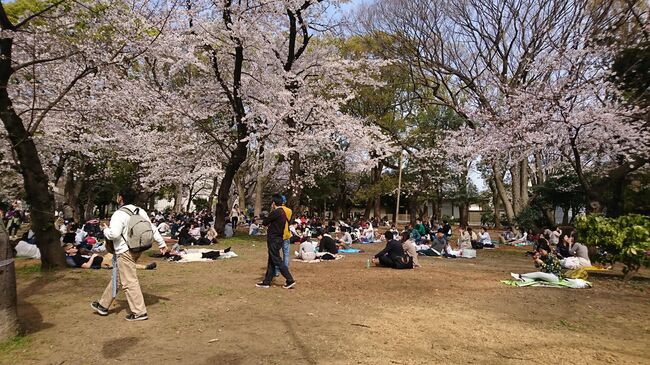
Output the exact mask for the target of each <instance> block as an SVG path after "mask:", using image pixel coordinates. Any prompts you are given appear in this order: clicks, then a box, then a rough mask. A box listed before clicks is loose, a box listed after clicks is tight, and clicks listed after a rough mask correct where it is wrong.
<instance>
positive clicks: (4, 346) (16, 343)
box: [0, 335, 31, 355]
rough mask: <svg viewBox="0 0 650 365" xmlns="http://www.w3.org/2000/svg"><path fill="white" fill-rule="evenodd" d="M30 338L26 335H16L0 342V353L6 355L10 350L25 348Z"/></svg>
mask: <svg viewBox="0 0 650 365" xmlns="http://www.w3.org/2000/svg"><path fill="white" fill-rule="evenodd" d="M30 340H31V339H30V338H29V337H28V336H23V335H18V336H15V337H13V338H10V339H8V340H7V341H4V342H0V354H3V355H6V354H9V353H10V352H12V351H16V350H20V349H22V348H25V347H27V345H29V342H30Z"/></svg>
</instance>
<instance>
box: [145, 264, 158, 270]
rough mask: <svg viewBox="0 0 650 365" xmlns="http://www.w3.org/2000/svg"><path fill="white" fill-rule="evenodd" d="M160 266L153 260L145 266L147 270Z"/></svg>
mask: <svg viewBox="0 0 650 365" xmlns="http://www.w3.org/2000/svg"><path fill="white" fill-rule="evenodd" d="M156 266H158V265H157V264H156V263H155V262H152V263H150V264H147V266H145V267H144V269H145V270H153V269H155V268H156Z"/></svg>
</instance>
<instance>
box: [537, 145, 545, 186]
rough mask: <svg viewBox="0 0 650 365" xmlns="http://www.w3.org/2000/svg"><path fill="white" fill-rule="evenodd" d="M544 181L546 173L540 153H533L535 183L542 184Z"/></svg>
mask: <svg viewBox="0 0 650 365" xmlns="http://www.w3.org/2000/svg"><path fill="white" fill-rule="evenodd" d="M545 182H546V174H545V173H544V168H543V166H542V154H541V153H539V152H536V153H535V184H536V185H542V184H544V183H545Z"/></svg>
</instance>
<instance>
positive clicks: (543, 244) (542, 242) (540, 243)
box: [537, 239, 551, 252]
mask: <svg viewBox="0 0 650 365" xmlns="http://www.w3.org/2000/svg"><path fill="white" fill-rule="evenodd" d="M537 250H544V251H546V252H551V247H549V245H548V242H546V240H541V239H540V240H539V241H537Z"/></svg>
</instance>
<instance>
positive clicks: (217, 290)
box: [204, 286, 228, 296]
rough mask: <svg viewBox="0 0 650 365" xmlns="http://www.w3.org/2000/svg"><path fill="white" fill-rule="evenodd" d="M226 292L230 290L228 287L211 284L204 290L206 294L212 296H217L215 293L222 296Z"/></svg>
mask: <svg viewBox="0 0 650 365" xmlns="http://www.w3.org/2000/svg"><path fill="white" fill-rule="evenodd" d="M226 292H228V290H227V289H226V288H222V287H220V286H211V287H209V288H207V289H205V291H204V293H205V294H207V295H211V296H215V295H216V296H222V295H224V294H226Z"/></svg>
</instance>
